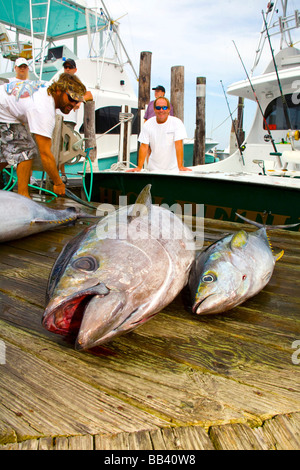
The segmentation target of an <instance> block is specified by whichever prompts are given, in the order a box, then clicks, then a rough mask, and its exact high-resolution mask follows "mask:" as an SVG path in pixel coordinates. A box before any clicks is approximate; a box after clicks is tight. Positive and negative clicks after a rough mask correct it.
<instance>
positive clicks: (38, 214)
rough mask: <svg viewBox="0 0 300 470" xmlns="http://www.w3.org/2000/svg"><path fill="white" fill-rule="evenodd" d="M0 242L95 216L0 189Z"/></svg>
mask: <svg viewBox="0 0 300 470" xmlns="http://www.w3.org/2000/svg"><path fill="white" fill-rule="evenodd" d="M0 207H1V218H0V243H1V242H6V241H8V240H16V239H18V238H23V237H27V236H28V235H32V234H34V233H38V232H44V231H45V230H49V229H53V228H57V227H59V226H61V225H67V224H70V223H74V222H75V221H76V220H77V219H79V218H94V217H95V216H93V215H90V214H86V213H84V212H81V211H79V210H77V208H75V207H68V208H67V209H62V210H59V209H51V208H49V207H47V206H46V205H42V204H39V203H37V202H34V201H32V200H31V199H29V198H27V197H24V196H21V195H20V194H17V193H14V192H11V191H0Z"/></svg>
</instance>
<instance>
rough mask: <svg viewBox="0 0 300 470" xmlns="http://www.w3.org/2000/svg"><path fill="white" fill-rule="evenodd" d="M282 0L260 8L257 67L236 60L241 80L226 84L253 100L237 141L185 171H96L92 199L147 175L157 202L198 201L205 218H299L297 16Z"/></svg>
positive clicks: (130, 188)
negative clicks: (265, 59) (247, 126)
mask: <svg viewBox="0 0 300 470" xmlns="http://www.w3.org/2000/svg"><path fill="white" fill-rule="evenodd" d="M277 4H278V5H277ZM287 4H288V2H287V1H282V2H280V5H281V6H282V8H283V9H282V11H280V12H278V9H277V8H279V2H277V1H275V2H269V3H268V6H267V11H266V12H265V13H264V18H263V27H262V30H261V32H260V38H259V45H258V48H257V51H256V56H255V62H254V69H255V67H256V66H257V64H258V63H259V60H260V57H261V53H262V50H263V48H268V49H269V54H270V63H269V65H268V66H267V68H266V69H265V71H264V73H262V74H260V75H257V76H255V75H254V74H251V78H250V76H249V74H248V72H247V70H246V69H245V67H244V70H245V72H246V73H245V79H244V80H242V81H240V82H237V83H234V84H233V85H231V86H230V87H229V88H228V93H229V94H231V95H235V96H238V97H243V98H244V99H245V100H252V101H257V112H256V115H255V118H254V121H253V125H252V128H251V130H250V132H249V134H248V135H247V136H246V138H245V141H244V142H243V143H242V145H240V147H239V148H238V149H237V150H236V151H235V152H234V153H233V154H232V155H230V156H228V157H227V158H225V159H224V160H220V161H219V162H216V163H212V164H210V165H197V166H192V167H191V170H192V171H189V172H172V174H170V173H168V172H161V173H159V172H149V171H147V170H145V171H142V172H140V173H133V174H131V173H126V172H125V173H124V172H123V173H121V172H101V173H99V174H98V176H97V175H94V188H93V199H94V200H101V198H103V197H104V195H106V196H107V194H110V197H111V202H113V203H116V201H117V197H118V196H119V195H120V194H132V193H133V192H134V191H135V192H138V191H139V190H140V188H141V187H143V184H144V183H145V182H148V183H151V184H152V195H154V197H156V200H157V201H158V202H159V203H162V202H164V203H167V204H169V205H172V204H173V203H175V202H181V203H182V204H184V203H194V204H203V205H204V214H205V216H206V217H210V218H216V219H225V220H237V217H236V212H239V213H241V214H243V215H245V216H246V217H248V218H250V219H254V220H255V219H257V220H258V221H259V222H262V221H265V219H264V217H263V214H264V213H267V214H268V217H267V219H266V223H268V224H272V223H273V224H285V223H296V222H300V218H299V205H300V139H299V137H300V135H299V129H300V80H299V77H300V50H299V49H298V48H296V47H295V46H294V43H293V40H292V32H293V33H296V34H298V36H300V35H299V32H300V28H299V25H300V15H299V11H298V10H297V11H293V12H291V13H289V12H288V9H287ZM275 35H277V36H275ZM271 37H272V40H271ZM274 37H275V38H276V37H279V38H280V50H279V51H278V52H277V54H276V55H275V57H274V55H273V54H271V48H270V47H269V44H270V45H271V46H273V40H274ZM268 42H269V44H268ZM237 52H238V54H239V55H240V53H239V51H238V50H237ZM240 58H241V62H242V65H244V64H243V61H242V57H241V55H240ZM254 69H253V71H254ZM241 70H242V68H241ZM108 190H110V192H109V193H108Z"/></svg>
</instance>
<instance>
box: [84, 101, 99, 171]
mask: <svg viewBox="0 0 300 470" xmlns="http://www.w3.org/2000/svg"><path fill="white" fill-rule="evenodd" d="M83 122H84V137H85V139H86V142H85V148H90V147H91V148H92V150H91V151H90V153H89V157H90V159H91V161H92V162H94V161H95V160H96V157H97V147H96V127H95V101H87V102H86V103H85V104H84V117H83Z"/></svg>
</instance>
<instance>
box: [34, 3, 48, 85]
mask: <svg viewBox="0 0 300 470" xmlns="http://www.w3.org/2000/svg"><path fill="white" fill-rule="evenodd" d="M50 2H51V0H42V1H40V0H30V26H31V42H32V58H33V61H32V66H33V73H34V74H35V75H36V76H37V77H38V78H39V79H40V80H41V78H42V73H43V62H44V60H43V59H44V55H45V48H46V41H47V30H48V22H49V11H50ZM38 41H41V43H40V45H37V44H38ZM37 60H40V72H39V76H38V75H37V73H36V62H37Z"/></svg>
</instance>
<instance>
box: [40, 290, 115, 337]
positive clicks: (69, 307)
mask: <svg viewBox="0 0 300 470" xmlns="http://www.w3.org/2000/svg"><path fill="white" fill-rule="evenodd" d="M108 293H109V289H107V288H106V286H104V284H99V285H98V286H97V287H96V289H95V288H94V289H87V290H86V291H84V292H81V293H78V295H75V296H74V295H72V296H69V297H67V298H66V299H64V300H63V301H62V302H61V303H59V304H58V305H57V306H51V303H50V305H49V306H48V307H47V309H46V311H45V313H44V317H43V320H42V323H43V326H44V327H45V328H46V329H47V330H48V331H51V332H53V333H56V334H59V335H62V336H68V337H70V338H75V337H76V336H77V334H78V331H79V329H80V326H81V322H82V318H83V315H84V312H85V310H86V308H87V306H88V304H89V303H90V301H91V300H92V299H93V298H94V297H95V296H98V297H105V296H106V295H107V294H108Z"/></svg>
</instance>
